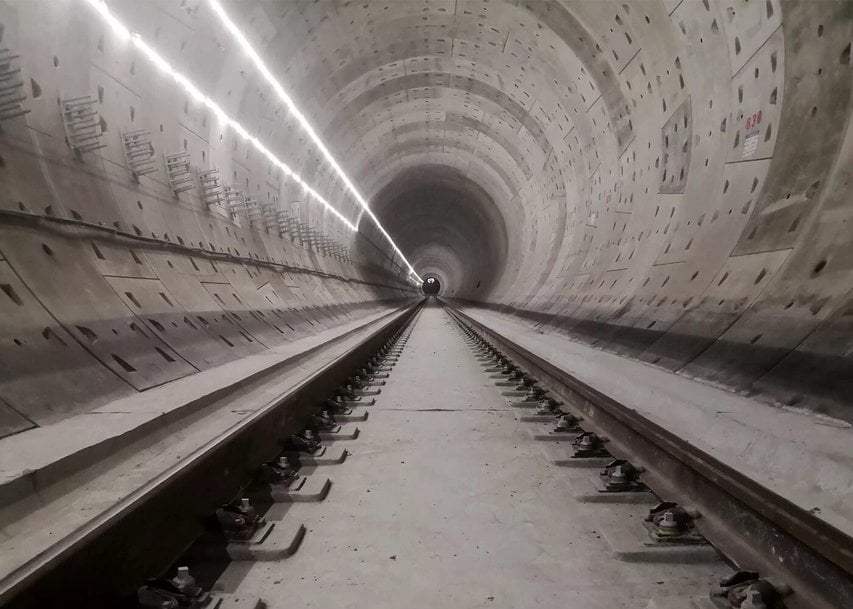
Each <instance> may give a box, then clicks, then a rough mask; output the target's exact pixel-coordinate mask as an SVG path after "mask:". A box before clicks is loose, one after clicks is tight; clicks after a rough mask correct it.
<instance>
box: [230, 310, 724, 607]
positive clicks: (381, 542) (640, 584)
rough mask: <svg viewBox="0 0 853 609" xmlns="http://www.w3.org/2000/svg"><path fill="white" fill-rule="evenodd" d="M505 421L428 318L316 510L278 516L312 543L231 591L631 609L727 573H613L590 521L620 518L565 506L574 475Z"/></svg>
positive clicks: (433, 314) (476, 369) (333, 603)
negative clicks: (301, 527)
mask: <svg viewBox="0 0 853 609" xmlns="http://www.w3.org/2000/svg"><path fill="white" fill-rule="evenodd" d="M517 416H518V411H517V410H515V409H512V408H510V407H509V405H508V404H507V401H506V398H503V397H501V396H500V394H499V393H498V391H497V390H496V389H495V387H494V385H493V384H492V382H491V381H490V380H489V379H488V378H487V375H486V374H485V373H483V372H482V370H481V367H480V366H479V364H478V363H477V362H476V361H475V359H474V357H473V355H472V354H471V353H470V352H469V351H468V349H467V347H466V345H465V343H464V342H463V340H462V336H461V332H459V330H458V329H456V326H455V325H454V324H453V323H452V322H451V320H450V318H449V316H447V315H446V314H445V313H444V312H443V311H441V310H440V309H438V308H426V309H425V310H424V311H423V312H422V313H421V314H420V316H419V317H418V319H417V322H416V324H415V327H414V330H413V332H412V335H411V338H410V340H409V342H408V345H407V346H406V348H405V349H404V350H403V353H402V356H401V358H400V363H399V364H398V365H397V366H395V368H394V372H393V373H392V374H391V377H390V379H389V380H388V385H386V386H385V387H384V388H383V392H382V394H381V395H380V396H379V397H378V399H377V403H376V405H375V406H372V407H371V415H370V418H369V419H368V421H367V422H365V423H364V424H361V425H360V426H361V428H362V433H361V435H360V436H359V438H358V439H357V440H355V441H352V442H347V449H348V450H350V451H351V452H352V454H351V455H350V456H349V457H348V459H347V460H346V462H345V463H343V464H341V465H339V466H336V468H335V470H334V485H333V488H332V490H331V492H330V493H329V496H328V497H326V499H325V500H324V501H323V502H322V503H318V504H297V505H293V506H291V507H290V508H289V509H288V510H287V513H286V514H285V516H284V518H285V519H287V520H291V519H292V520H293V521H294V522H304V523H305V524H306V526H307V527H308V529H309V530H308V534H307V535H306V536H305V540H304V541H303V543H302V546H301V547H300V549H299V551H298V552H297V553H296V554H295V555H294V556H293V557H291V558H289V559H288V560H287V561H283V562H280V563H264V564H260V563H259V564H255V565H254V566H252V568H251V569H250V570H249V572H248V574H247V575H246V577H245V579H244V580H243V581H242V583H240V585H239V587H238V591H239V592H240V593H241V594H242V595H245V596H255V595H257V596H258V597H260V598H262V599H264V600H265V601H266V602H267V603H268V605H269V606H270V607H271V608H273V609H285V608H286V607H323V608H331V607H334V608H336V609H337V608H345V607H352V608H361V607H376V608H388V609H391V608H394V609H397V608H399V607H431V608H433V607H434V608H442V607H446V608H448V609H450V608H458V607H491V608H507V609H510V608H512V609H516V608H518V607H554V608H555V609H556V608H560V609H567V608H577V609H581V608H584V609H621V608H624V609H628V608H631V609H634V608H636V607H642V606H644V605H645V604H646V602H647V601H648V600H649V599H650V598H652V597H653V596H654V595H659V594H672V595H685V596H689V595H691V594H696V593H699V594H701V593H702V592H704V591H705V590H706V589H707V585H708V583H709V582H710V581H711V580H712V579H713V576H714V575H715V574H716V575H719V574H721V573H725V571H726V567H725V565H723V564H722V563H721V562H720V563H718V564H716V565H679V564H669V565H647V564H642V563H639V564H634V565H627V564H625V563H622V562H619V561H618V560H616V559H614V558H612V556H611V554H610V550H609V548H608V546H607V544H606V542H605V540H604V539H602V538H601V535H600V529H599V520H598V517H597V513H599V512H600V511H601V510H602V509H607V510H616V511H619V510H622V512H623V517H627V514H628V513H629V511H630V509H631V508H625V507H624V506H612V507H611V506H608V507H607V508H602V507H601V506H598V507H596V506H591V505H587V504H582V503H578V502H576V501H575V500H574V499H573V498H572V493H571V491H570V489H569V487H568V486H567V484H566V483H567V481H569V482H570V481H572V480H573V479H574V478H575V476H574V473H575V472H572V471H571V470H568V469H565V468H559V467H555V466H552V465H550V464H549V463H548V462H547V459H546V457H545V454H544V453H543V451H542V449H541V446H540V444H541V443H538V442H535V441H532V440H530V439H529V438H527V435H526V433H525V428H526V427H527V426H528V425H527V424H525V423H521V422H519V421H518V420H517ZM577 473H578V474H579V476H577V480H578V481H579V482H582V481H583V480H585V477H586V476H587V475H588V474H586V473H584V472H583V471H580V472H577ZM635 511H636V510H635ZM641 511H642V509H641ZM629 521H630V520H629ZM634 524H636V525H637V526H640V525H639V523H638V522H635V523H634Z"/></svg>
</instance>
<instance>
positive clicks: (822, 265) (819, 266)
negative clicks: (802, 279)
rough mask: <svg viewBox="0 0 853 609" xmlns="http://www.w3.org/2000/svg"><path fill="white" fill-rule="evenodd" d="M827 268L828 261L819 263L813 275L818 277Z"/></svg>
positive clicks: (813, 270)
mask: <svg viewBox="0 0 853 609" xmlns="http://www.w3.org/2000/svg"><path fill="white" fill-rule="evenodd" d="M825 266H826V260H821V261H820V262H818V263H817V264H816V265H815V267H814V269H812V275H817V274H818V273H820V272H821V271H822V270H823V268H824V267H825Z"/></svg>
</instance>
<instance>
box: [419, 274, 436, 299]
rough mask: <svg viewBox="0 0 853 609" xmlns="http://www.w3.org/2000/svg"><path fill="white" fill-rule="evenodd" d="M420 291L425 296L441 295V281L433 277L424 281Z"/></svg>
mask: <svg viewBox="0 0 853 609" xmlns="http://www.w3.org/2000/svg"><path fill="white" fill-rule="evenodd" d="M421 291H422V292H423V293H424V294H426V295H427V296H438V295H439V294H440V293H441V281H439V280H438V279H437V278H435V277H427V278H426V279H424V282H423V285H422V286H421Z"/></svg>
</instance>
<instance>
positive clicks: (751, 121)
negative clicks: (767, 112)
mask: <svg viewBox="0 0 853 609" xmlns="http://www.w3.org/2000/svg"><path fill="white" fill-rule="evenodd" d="M760 124H761V110H759V111H758V112H756V113H755V114H753V115H752V116H747V117H746V129H747V131H749V130H750V129H752V128H753V127H757V126H758V125H760Z"/></svg>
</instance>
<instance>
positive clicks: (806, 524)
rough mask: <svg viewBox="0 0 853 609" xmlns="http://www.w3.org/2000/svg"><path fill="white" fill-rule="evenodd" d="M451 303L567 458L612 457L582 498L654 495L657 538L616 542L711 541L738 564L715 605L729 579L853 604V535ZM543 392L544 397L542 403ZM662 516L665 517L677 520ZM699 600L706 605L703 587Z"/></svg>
mask: <svg viewBox="0 0 853 609" xmlns="http://www.w3.org/2000/svg"><path fill="white" fill-rule="evenodd" d="M452 315H453V316H454V318H455V319H456V320H457V323H459V324H460V326H461V327H462V328H464V331H465V333H466V335H467V336H468V338H469V341H470V342H471V344H472V345H473V347H474V348H475V350H476V353H477V354H478V356H479V357H480V359H482V360H483V361H484V363H485V364H486V365H490V366H492V368H490V370H491V371H493V372H495V371H497V372H498V374H499V375H501V376H505V377H508V378H512V379H513V382H516V381H517V385H516V387H517V388H518V389H519V390H524V391H527V394H526V397H525V398H523V399H522V401H521V403H520V404H517V405H519V406H520V407H533V406H536V407H537V410H536V412H537V414H536V415H533V416H528V417H522V419H523V420H524V419H526V420H528V421H529V422H532V423H543V422H545V421H546V420H548V423H553V425H554V428H552V429H550V430H548V431H545V432H543V431H541V430H540V432H539V433H538V434H535V435H536V436H537V437H538V438H539V439H553V438H554V437H555V436H559V435H565V438H566V440H567V441H569V442H570V443H571V449H570V453H571V455H570V456H569V458H568V459H561V460H559V461H558V463H559V464H560V465H563V466H567V467H581V468H582V467H584V466H585V464H586V463H588V464H589V465H590V466H593V464H595V465H601V466H603V467H602V469H601V470H600V472H599V473H597V474H596V475H595V476H593V477H592V480H593V483H592V484H591V485H589V486H590V488H589V489H587V491H588V492H589V495H588V496H587V495H584V492H583V491H581V496H582V497H585V498H584V500H587V501H594V502H603V503H611V502H612V503H620V502H626V503H630V502H634V501H636V502H638V503H654V504H655V505H654V506H653V507H652V508H651V509H650V510H649V512H648V514H647V515H646V518H645V525H644V528H646V529H648V531H647V532H651V534H652V535H651V537H652V538H657V539H656V541H657V542H659V543H658V544H657V545H650V544H649V542H648V538H649V536H648V535H645V534H644V533H640V535H641V539H642V545H643V547H644V548H648V549H647V550H645V549H642V548H639V547H638V548H634V547H633V546H634V542H633V539H631V540H629V539H630V538H631V537H632V536H633V535H634V533H635V532H636V531H638V530H639V528H638V527H636V526H635V527H634V531H627V530H625V529H624V528H622V527H620V526H617V527H614V529H613V530H612V531H611V538H610V539H611V542H612V543H613V545H614V546H615V547H619V548H623V546H624V551H625V553H626V556H628V555H633V556H634V557H635V559H636V560H648V559H651V558H652V557H651V554H652V552H650V550H654V552H653V553H657V554H658V555H659V556H661V557H662V558H661V559H665V560H675V559H677V558H672V557H677V556H679V553H683V555H684V558H685V559H687V560H690V559H692V558H695V557H696V555H698V554H699V553H700V552H701V550H700V548H702V547H703V546H705V547H707V548H711V547H713V548H714V549H715V550H716V551H718V552H719V555H720V557H721V558H723V559H725V560H726V561H727V562H729V563H731V564H732V565H734V566H736V568H737V569H739V571H738V572H736V573H733V574H732V576H731V578H723V579H722V580H721V582H722V583H721V585H720V586H718V587H717V589H716V590H714V591H713V592H712V597H714V596H716V598H717V605H718V606H726V605H723V604H722V603H723V599H722V598H720V596H719V595H720V594H722V593H723V592H724V591H725V592H726V594H728V595H730V596H733V597H734V598H736V599H739V600H740V599H741V597H743V601H742V602H744V603H746V604H744V605H742V606H744V607H753V606H755V607H759V606H761V607H763V606H767V607H776V606H787V607H790V608H799V607H802V608H803V609H805V608H816V607H826V608H830V607H851V606H853V538H851V537H850V536H848V535H846V534H845V533H844V532H842V531H840V530H839V529H837V528H835V527H833V526H831V525H830V524H828V523H827V522H825V521H824V520H822V519H820V518H818V517H816V516H815V515H814V514H813V513H812V512H810V511H808V510H804V509H803V508H801V507H799V506H797V505H795V504H794V503H792V502H791V501H788V500H787V499H785V498H784V497H781V496H780V495H778V494H775V493H773V492H772V491H770V490H768V489H767V488H765V487H764V486H762V485H761V484H760V483H759V482H757V481H755V480H751V479H749V478H748V477H746V476H744V475H743V474H741V473H740V472H738V471H737V470H735V469H733V468H732V467H730V466H728V465H726V464H724V463H722V462H721V461H719V460H718V459H715V458H714V457H712V456H711V455H709V454H707V453H705V452H703V451H702V450H699V449H698V448H696V447H694V446H691V445H690V444H688V443H687V442H685V441H684V440H682V439H680V438H679V437H677V436H676V435H674V434H672V433H671V432H669V431H667V430H666V429H664V428H663V427H661V426H659V425H657V424H656V423H654V422H652V421H650V420H649V419H647V418H645V417H643V416H641V415H640V414H638V413H637V412H636V411H634V410H632V409H630V408H628V407H626V406H624V405H623V404H620V403H619V402H618V401H616V400H614V399H612V398H610V397H609V396H607V395H605V394H603V393H601V392H600V391H598V390H596V389H595V388H594V387H591V386H589V385H587V384H585V383H583V382H582V381H580V380H579V379H577V378H575V377H573V376H572V374H571V373H569V372H567V371H565V370H562V369H560V368H559V367H557V366H555V365H553V364H552V363H550V362H549V361H547V360H546V359H544V358H543V357H540V356H538V355H537V354H536V353H533V352H531V351H530V350H528V349H525V348H524V347H522V346H521V345H519V344H517V343H515V342H513V341H512V340H510V339H509V338H507V337H506V336H504V335H502V334H500V333H499V332H497V331H495V330H494V329H491V328H489V327H488V326H486V325H484V324H482V323H480V322H478V321H476V320H475V319H473V318H472V317H470V316H468V315H465V314H464V313H462V312H460V311H452ZM546 396H547V397H546ZM543 397H544V398H546V399H547V400H549V401H547V402H544V404H545V405H546V408H540V407H539V406H538V403H539V401H540V399H541V398H543ZM526 399H529V400H530V401H529V403H525V402H524V400H526ZM533 402H536V404H534V403H533ZM549 419H550V420H549ZM549 435H550V436H551V437H550V438H548V437H547V436H549ZM597 455H601V458H600V461H597V462H596V461H595V457H596V456H597ZM605 461H608V463H605ZM638 515H639V514H638ZM662 517H666V518H667V519H668V521H667V520H661V518H662ZM675 521H678V522H675ZM660 522H663V523H664V524H666V523H667V522H668V530H665V529H661V528H660V526H659V523H660ZM652 524H655V525H656V526H657V528H655V527H653V526H652ZM619 551H621V550H617V552H619ZM632 553H633V554H632ZM747 596H749V598H750V599H752V600H749V601H747V600H746V597H747ZM678 602H680V601H676V603H678ZM693 602H694V604H695V606H697V607H699V606H704V604H706V599H704V598H701V597H697V598H696V599H695V600H694V601H693ZM729 602H730V603H731V600H730V599H729ZM749 603H753V604H749ZM685 606H686V605H685ZM733 606H738V605H736V604H735V605H733Z"/></svg>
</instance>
